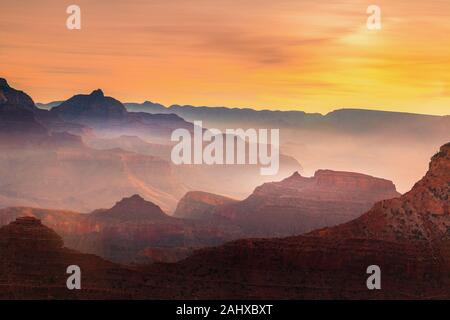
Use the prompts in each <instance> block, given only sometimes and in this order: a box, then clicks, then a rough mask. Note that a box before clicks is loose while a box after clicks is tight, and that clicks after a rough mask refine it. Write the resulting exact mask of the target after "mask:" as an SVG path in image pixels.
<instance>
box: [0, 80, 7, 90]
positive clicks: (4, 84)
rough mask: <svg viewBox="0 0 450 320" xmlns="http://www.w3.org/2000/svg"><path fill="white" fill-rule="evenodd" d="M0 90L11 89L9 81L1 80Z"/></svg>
mask: <svg viewBox="0 0 450 320" xmlns="http://www.w3.org/2000/svg"><path fill="white" fill-rule="evenodd" d="M0 88H9V84H8V81H6V79H5V78H0Z"/></svg>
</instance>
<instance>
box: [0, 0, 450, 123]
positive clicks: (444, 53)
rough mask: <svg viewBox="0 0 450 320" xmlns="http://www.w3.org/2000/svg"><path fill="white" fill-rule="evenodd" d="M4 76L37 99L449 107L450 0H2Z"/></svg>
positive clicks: (315, 107) (309, 107)
mask: <svg viewBox="0 0 450 320" xmlns="http://www.w3.org/2000/svg"><path fill="white" fill-rule="evenodd" d="M0 4H1V8H2V10H1V12H0V21H1V23H0V25H1V28H0V39H1V40H0V46H1V50H0V61H1V62H0V66H1V69H2V76H4V77H7V78H9V79H10V81H11V82H12V83H14V84H15V85H16V86H17V87H22V88H23V89H25V90H27V92H29V93H30V94H31V95H32V96H33V97H34V98H35V100H37V101H49V100H57V99H66V98H68V97H69V96H71V95H73V94H74V93H76V92H88V91H90V90H91V89H92V88H98V87H101V88H103V89H105V90H106V91H108V92H109V93H110V94H111V95H112V96H114V97H117V98H118V99H120V100H122V101H127V100H128V101H131V100H133V101H142V100H146V99H153V100H157V101H159V102H162V103H165V104H172V103H186V104H187V103H189V104H194V105H199V104H202V105H229V106H254V107H257V108H263V107H269V108H284V109H301V110H305V111H314V112H322V113H326V112H328V111H330V110H332V109H334V108H336V107H365V108H371V109H383V110H398V111H408V112H418V113H430V114H448V105H449V102H450V76H449V75H450V72H449V71H450V67H449V66H450V62H449V61H448V59H447V57H448V56H449V54H450V42H449V41H446V40H445V39H447V38H448V32H449V30H450V19H449V18H450V17H449V16H450V3H448V2H444V1H437V0H435V1H419V0H414V1H395V3H394V2H392V1H386V0H382V1H378V2H377V5H379V6H380V8H381V17H382V20H381V22H382V29H381V30H368V29H367V28H366V21H367V18H368V15H367V13H366V9H367V7H368V5H369V4H371V3H369V2H368V1H364V0H343V1H339V2H334V3H330V2H328V1H298V0H280V1H267V0H258V1H249V0H246V1H226V0H215V1H208V0H194V1H182V0H174V1H170V2H168V1H159V0H157V1H137V0H132V1H95V2H92V1H87V0H80V1H78V2H77V4H78V5H79V6H80V8H81V17H82V28H81V30H72V31H70V30H67V28H66V27H65V21H66V18H67V14H66V7H67V6H68V5H69V4H71V3H64V2H63V3H61V2H60V1H56V0H42V1H39V2H28V3H26V5H25V4H23V3H20V2H19V3H18V2H11V1H4V0H0Z"/></svg>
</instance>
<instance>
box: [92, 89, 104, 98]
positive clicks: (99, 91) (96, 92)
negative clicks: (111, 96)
mask: <svg viewBox="0 0 450 320" xmlns="http://www.w3.org/2000/svg"><path fill="white" fill-rule="evenodd" d="M90 95H91V96H92V97H104V96H105V94H104V93H103V91H102V89H97V90H94V91H92V93H91V94H90Z"/></svg>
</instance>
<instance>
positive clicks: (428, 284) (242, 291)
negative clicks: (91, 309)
mask: <svg viewBox="0 0 450 320" xmlns="http://www.w3.org/2000/svg"><path fill="white" fill-rule="evenodd" d="M449 155H450V144H447V145H444V146H443V147H442V148H441V150H440V152H439V153H438V154H436V155H435V156H434V157H433V158H432V160H431V164H430V169H429V171H428V173H427V174H426V175H425V177H424V178H423V179H422V180H420V181H419V182H418V183H417V184H416V185H415V186H414V188H413V189H412V190H411V191H410V192H409V193H407V194H406V195H404V196H401V197H399V198H397V199H393V200H385V201H381V202H379V203H377V204H376V205H375V206H374V207H373V209H371V210H370V211H369V212H367V213H366V214H365V215H364V216H362V217H361V218H359V219H356V220H354V221H352V222H349V223H347V224H344V225H342V226H337V227H333V228H329V229H325V230H319V231H315V232H312V233H310V234H307V235H305V236H296V237H291V238H284V239H271V240H269V239H261V240H240V241H236V242H232V243H229V244H226V245H224V246H220V247H218V248H211V249H204V250H201V251H198V252H197V253H195V254H194V255H193V256H191V257H190V258H188V259H186V260H184V261H182V262H180V263H178V264H176V265H155V266H152V267H149V268H148V269H147V271H150V270H151V271H152V272H161V273H162V274H165V275H166V276H167V277H168V279H169V280H168V281H175V279H178V281H181V282H182V284H180V285H182V286H183V287H185V288H189V289H188V292H187V293H185V295H186V296H191V297H195V298H200V299H202V298H220V299H224V298H226V299H231V298H233V299H235V298H264V299H270V298H275V299H280V298H281V299H303V298H306V299H321V298H323V299H381V298H383V299H400V298H406V299H409V298H414V299H416V298H419V299H431V298H448V297H450V290H449V287H450V276H449V274H450V255H449V254H448V252H449V249H450V240H449V239H448V236H447V230H448V229H447V221H448V216H449V211H448V210H449V205H450V199H449V195H450V191H449V185H450V175H449V174H450V171H449V165H450V157H449ZM370 265H378V266H379V267H380V268H381V272H382V274H381V279H382V280H381V283H382V284H381V290H368V289H367V287H366V280H367V278H368V276H369V275H368V274H367V273H366V269H367V267H368V266H370ZM163 269H164V270H166V271H163ZM193 279H196V281H193ZM199 279H201V281H199Z"/></svg>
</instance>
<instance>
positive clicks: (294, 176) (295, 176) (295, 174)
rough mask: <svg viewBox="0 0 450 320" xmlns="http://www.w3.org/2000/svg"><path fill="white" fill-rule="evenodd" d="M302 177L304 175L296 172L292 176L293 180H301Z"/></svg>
mask: <svg viewBox="0 0 450 320" xmlns="http://www.w3.org/2000/svg"><path fill="white" fill-rule="evenodd" d="M301 176H302V175H301V174H300V172H298V171H295V172H294V173H293V174H292V176H291V178H299V177H301Z"/></svg>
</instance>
